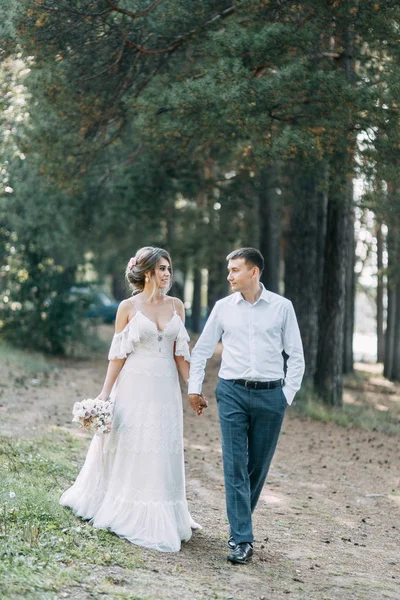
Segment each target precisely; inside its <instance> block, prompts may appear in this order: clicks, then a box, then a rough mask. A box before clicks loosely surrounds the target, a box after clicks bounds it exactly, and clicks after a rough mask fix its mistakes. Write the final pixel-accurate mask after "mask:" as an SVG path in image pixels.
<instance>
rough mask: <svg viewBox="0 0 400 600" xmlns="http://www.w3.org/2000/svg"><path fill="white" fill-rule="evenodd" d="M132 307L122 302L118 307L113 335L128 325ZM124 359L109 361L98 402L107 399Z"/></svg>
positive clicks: (127, 302)
mask: <svg viewBox="0 0 400 600" xmlns="http://www.w3.org/2000/svg"><path fill="white" fill-rule="evenodd" d="M131 308H132V305H131V304H130V303H129V301H126V300H124V301H123V302H121V304H120V305H119V307H118V311H117V316H116V317H115V333H121V331H123V330H124V329H125V327H126V326H127V324H128V321H129V319H128V317H129V310H130V309H131ZM125 361H126V358H114V359H112V360H110V361H109V363H108V369H107V373H106V378H105V380H104V384H103V388H102V390H101V392H100V394H99V395H98V396H97V398H98V399H99V400H107V398H108V397H109V395H110V393H111V390H112V387H113V385H114V383H115V382H116V380H117V377H118V375H119V374H120V371H121V369H122V367H123V366H124V364H125Z"/></svg>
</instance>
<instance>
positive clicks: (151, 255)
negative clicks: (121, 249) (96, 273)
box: [125, 246, 172, 296]
mask: <svg viewBox="0 0 400 600" xmlns="http://www.w3.org/2000/svg"><path fill="white" fill-rule="evenodd" d="M162 258H165V259H166V260H167V261H168V262H169V266H170V267H171V278H170V286H169V288H168V289H166V290H163V291H164V293H168V292H169V290H170V289H171V285H172V261H171V257H170V255H169V253H168V252H167V251H166V250H164V249H163V248H154V247H153V246H145V247H144V248H140V250H138V251H137V252H136V255H135V256H132V258H131V259H130V261H129V262H128V264H127V266H126V270H125V278H126V281H127V282H128V284H129V287H130V288H131V290H132V296H134V295H135V294H139V293H140V292H142V291H143V290H144V286H145V283H146V282H145V278H146V273H151V281H152V282H153V293H155V292H156V284H155V280H154V273H155V270H156V266H157V264H158V262H159V261H160V260H161V259H162Z"/></svg>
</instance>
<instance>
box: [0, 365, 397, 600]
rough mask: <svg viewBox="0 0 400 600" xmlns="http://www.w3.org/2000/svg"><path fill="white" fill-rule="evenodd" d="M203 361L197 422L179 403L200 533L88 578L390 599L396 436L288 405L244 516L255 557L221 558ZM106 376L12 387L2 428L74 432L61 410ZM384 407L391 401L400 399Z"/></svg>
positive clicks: (241, 595) (215, 438) (220, 496)
mask: <svg viewBox="0 0 400 600" xmlns="http://www.w3.org/2000/svg"><path fill="white" fill-rule="evenodd" d="M210 363H211V364H210V365H209V370H208V378H207V383H206V388H205V391H206V394H207V395H208V397H209V399H210V407H209V409H208V410H207V412H206V414H205V415H204V416H203V417H201V418H199V417H197V416H196V415H195V414H194V413H193V412H191V411H189V410H188V409H187V407H186V402H185V448H186V454H185V458H186V469H187V475H186V477H187V493H188V499H189V504H190V508H191V512H192V514H193V516H194V517H195V519H196V520H198V521H200V522H201V523H202V525H203V527H204V529H203V531H202V532H201V533H195V534H194V536H193V538H192V540H191V541H190V542H189V543H187V544H184V545H183V548H182V551H181V552H179V553H177V554H162V553H156V552H152V551H147V550H141V556H142V559H143V566H142V567H139V568H137V569H135V570H134V571H127V570H124V569H121V568H119V567H109V568H104V567H102V568H98V569H94V570H93V572H92V575H91V577H92V578H93V580H95V579H96V577H98V576H99V575H100V574H101V575H102V576H104V575H105V574H106V575H108V577H109V578H111V580H113V581H115V584H116V585H118V586H119V588H118V589H126V591H127V593H128V591H129V592H130V593H131V594H136V595H137V596H139V597H145V598H148V599H151V600H161V599H162V600H163V599H172V598H173V599H177V600H192V599H196V600H197V599H199V600H200V599H201V600H203V599H206V598H221V599H225V600H228V599H234V600H256V599H262V598H265V599H268V600H270V599H271V600H279V599H281V598H294V599H299V600H300V599H303V600H312V599H318V600H330V599H332V600H333V599H335V600H336V599H337V598H341V599H343V600H351V599H368V600H372V599H374V600H375V599H376V600H382V599H384V598H392V599H398V598H400V551H399V542H400V519H399V515H400V492H399V477H400V465H399V463H400V460H399V457H400V440H399V439H398V438H394V437H388V436H386V435H384V434H380V433H373V434H368V433H365V432H363V431H360V430H356V429H342V428H338V427H336V426H335V425H331V424H323V423H319V422H313V421H305V420H304V421H303V420H299V419H297V418H294V417H293V416H291V414H290V410H289V411H288V413H287V417H286V419H285V424H284V428H283V433H282V435H281V438H280V442H279V445H278V450H277V452H276V455H275V458H274V461H273V464H272V468H271V471H270V475H269V478H268V482H267V484H266V486H265V489H264V492H263V494H262V497H261V499H260V502H259V506H258V508H257V511H256V513H255V515H254V531H255V535H256V555H255V558H254V560H253V562H252V563H251V564H249V565H246V566H233V565H230V564H228V563H227V562H226V554H227V548H226V546H225V541H226V538H227V520H226V517H225V497H224V488H223V478H222V460H221V449H220V442H219V426H218V419H217V413H216V406H215V400H214V393H213V390H214V387H215V380H216V371H217V365H218V357H214V358H213V359H212V361H210ZM104 372H105V362H104V361H101V362H100V361H95V362H92V363H89V362H86V363H81V364H80V365H79V366H76V364H75V365H71V366H63V367H61V366H60V368H59V369H58V370H57V371H55V372H53V373H52V375H51V378H50V379H51V380H50V381H49V382H48V385H47V387H42V386H40V385H38V384H37V382H36V383H35V382H34V381H32V380H30V381H28V382H24V383H23V385H22V384H21V382H19V383H15V382H13V381H10V382H9V383H8V384H7V389H8V392H7V394H3V397H2V398H0V405H1V406H0V417H1V425H0V433H8V434H9V433H10V432H13V433H15V434H16V435H19V436H26V435H30V434H31V433H32V431H35V428H36V431H41V430H42V429H44V428H46V427H48V425H58V426H61V427H66V428H68V429H69V430H70V431H75V432H76V431H77V430H76V429H75V428H74V426H73V425H72V424H71V423H70V413H71V406H72V404H73V402H74V401H75V400H77V399H82V398H83V397H85V396H90V395H93V393H94V392H95V391H96V390H98V389H100V385H101V383H102V380H103V376H104ZM3 388H4V386H3ZM391 402H392V403H397V406H399V405H400V394H396V395H393V396H391ZM16 407H18V409H17V408H16ZM82 458H83V457H82ZM124 543H127V542H123V541H121V544H124ZM100 572H101V573H100ZM90 590H91V579H89V580H88V581H87V582H86V583H85V585H84V586H80V587H79V588H78V587H77V588H75V589H72V590H70V593H69V596H68V597H69V598H71V599H74V598H75V599H77V600H78V599H79V600H83V599H86V598H87V599H89V598H92V597H93V596H92V595H91V593H90ZM103 597H104V596H103ZM127 597H128V596H127ZM129 597H132V598H133V596H129Z"/></svg>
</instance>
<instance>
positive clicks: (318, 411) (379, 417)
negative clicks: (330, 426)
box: [293, 386, 400, 435]
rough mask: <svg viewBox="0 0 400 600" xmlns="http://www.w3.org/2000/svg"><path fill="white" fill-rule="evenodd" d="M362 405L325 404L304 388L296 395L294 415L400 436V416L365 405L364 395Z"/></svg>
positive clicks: (359, 398)
mask: <svg viewBox="0 0 400 600" xmlns="http://www.w3.org/2000/svg"><path fill="white" fill-rule="evenodd" d="M357 400H359V401H360V404H347V403H344V404H343V406H342V407H330V406H327V405H325V404H323V403H322V402H321V401H320V400H319V399H318V397H317V396H316V394H315V392H313V391H312V390H310V388H308V387H307V386H304V387H303V388H302V389H301V390H300V392H298V394H297V395H296V400H295V403H294V405H293V408H294V413H295V414H296V415H297V416H299V417H304V418H310V419H314V420H315V421H322V422H323V423H335V424H336V425H339V426H340V427H358V428H359V429H363V430H364V431H380V432H382V433H385V434H387V435H399V434H400V418H399V415H396V414H393V413H392V412H390V411H387V412H383V411H380V410H377V409H376V408H374V407H373V406H371V405H367V404H365V403H363V401H362V400H363V396H362V394H361V395H360V396H359V397H358V398H357Z"/></svg>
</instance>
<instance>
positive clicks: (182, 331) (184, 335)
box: [175, 321, 190, 362]
mask: <svg viewBox="0 0 400 600" xmlns="http://www.w3.org/2000/svg"><path fill="white" fill-rule="evenodd" d="M188 342H190V337H189V334H188V332H187V331H186V327H185V326H184V324H183V322H182V321H181V326H180V328H179V333H178V336H177V338H176V344H175V355H176V356H183V358H184V359H185V360H187V362H190V351H189V343H188Z"/></svg>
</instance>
